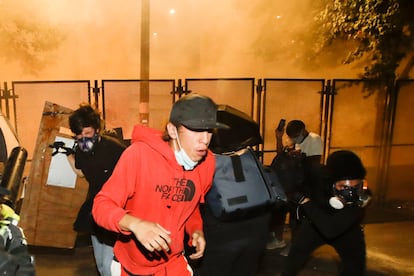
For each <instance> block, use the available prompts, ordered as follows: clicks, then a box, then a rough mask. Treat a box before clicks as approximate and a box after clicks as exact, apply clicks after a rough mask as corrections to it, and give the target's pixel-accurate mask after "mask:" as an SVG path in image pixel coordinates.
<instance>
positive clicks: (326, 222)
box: [282, 150, 371, 275]
mask: <svg viewBox="0 0 414 276" xmlns="http://www.w3.org/2000/svg"><path fill="white" fill-rule="evenodd" d="M365 176H366V170H365V168H364V166H363V164H362V162H361V160H360V158H359V157H358V156H357V155H356V154H355V153H353V152H351V151H344V150H341V151H336V152H334V153H332V154H330V155H329V156H328V159H327V163H326V166H325V167H318V168H314V170H313V174H312V177H313V180H314V181H313V182H312V184H313V187H312V193H311V194H310V195H305V196H303V197H301V198H300V199H298V204H299V207H298V208H299V213H300V214H302V215H303V216H304V219H303V220H302V223H301V224H300V226H299V228H298V231H297V234H296V235H295V236H294V238H293V240H292V247H291V250H290V252H289V255H288V258H287V261H286V263H285V266H284V268H283V274H282V275H297V274H298V273H299V271H300V270H301V269H302V268H303V266H304V265H305V263H306V261H307V260H308V258H309V257H310V256H311V254H312V252H313V251H314V250H315V249H317V248H318V247H320V246H322V245H325V244H328V245H330V246H332V247H333V248H334V249H335V250H336V252H337V253H338V255H339V257H340V259H341V267H340V273H339V275H364V274H365V270H366V249H365V237H364V232H363V227H362V220H363V218H364V213H365V212H364V209H365V208H364V207H365V206H366V205H367V204H368V202H369V201H370V199H371V194H370V193H369V191H368V190H367V189H364V187H363V183H364V179H365Z"/></svg>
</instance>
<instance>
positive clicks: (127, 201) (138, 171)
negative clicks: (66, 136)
mask: <svg viewBox="0 0 414 276" xmlns="http://www.w3.org/2000/svg"><path fill="white" fill-rule="evenodd" d="M225 127H226V126H225V125H222V124H220V123H218V122H217V106H216V104H215V103H214V102H213V101H212V100H211V99H210V98H208V97H206V96H202V95H198V94H189V95H187V96H184V97H182V98H180V99H179V100H178V101H177V102H176V103H174V105H173V107H172V110H171V113H170V118H169V122H168V123H167V126H166V130H165V132H164V133H162V132H160V131H157V130H154V129H150V128H147V127H144V126H141V125H136V126H135V128H134V131H133V134H132V143H131V146H129V147H128V148H127V149H126V150H125V151H124V153H123V155H122V156H121V158H120V159H119V161H118V164H117V166H116V167H115V170H114V172H113V174H112V176H111V177H110V178H109V180H108V181H107V182H106V183H105V185H104V187H103V188H102V190H101V191H100V192H99V193H98V195H97V196H96V197H95V200H94V205H93V216H94V218H95V220H96V222H97V223H98V224H99V225H101V226H103V227H105V228H107V229H109V230H112V231H115V232H119V233H120V234H121V235H120V237H119V238H118V240H117V241H116V243H115V247H114V254H115V258H116V259H117V261H118V262H119V263H120V265H121V273H122V274H121V275H154V276H161V275H180V276H185V275H192V274H193V272H192V270H191V268H190V266H189V265H188V263H187V260H186V258H185V257H184V254H183V251H184V235H185V232H186V233H187V234H188V236H189V237H190V240H189V246H192V247H194V249H195V253H193V254H191V255H189V257H190V258H191V259H198V258H201V257H202V256H203V252H204V249H205V244H206V242H205V239H204V233H203V222H202V219H201V216H200V212H199V203H200V202H204V195H205V194H206V192H207V191H208V190H209V189H210V186H211V183H212V179H213V175H214V170H215V159H214V156H213V154H212V153H211V152H210V151H209V150H208V146H209V143H210V140H211V137H212V131H213V129H215V128H225Z"/></svg>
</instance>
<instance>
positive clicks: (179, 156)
mask: <svg viewBox="0 0 414 276" xmlns="http://www.w3.org/2000/svg"><path fill="white" fill-rule="evenodd" d="M177 143H178V146H179V147H180V150H178V151H174V154H175V159H176V160H177V162H178V164H180V165H181V166H183V167H184V170H186V171H191V170H192V169H194V167H195V166H196V165H197V164H198V162H196V161H193V160H191V158H190V157H189V156H188V155H187V153H186V152H185V151H184V149H183V148H182V147H181V144H180V139H179V138H178V133H177Z"/></svg>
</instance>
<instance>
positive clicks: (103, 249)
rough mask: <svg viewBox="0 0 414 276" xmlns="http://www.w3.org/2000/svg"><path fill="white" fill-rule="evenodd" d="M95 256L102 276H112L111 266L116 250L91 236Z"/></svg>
mask: <svg viewBox="0 0 414 276" xmlns="http://www.w3.org/2000/svg"><path fill="white" fill-rule="evenodd" d="M91 240H92V246H93V254H94V256H95V262H96V266H97V268H98V271H99V274H100V275H101V276H111V264H112V260H113V258H114V250H113V249H114V248H113V247H112V246H110V245H107V244H105V243H103V242H101V241H99V239H98V238H97V237H96V236H95V235H91Z"/></svg>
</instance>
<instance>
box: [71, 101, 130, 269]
mask: <svg viewBox="0 0 414 276" xmlns="http://www.w3.org/2000/svg"><path fill="white" fill-rule="evenodd" d="M101 125H102V120H101V118H100V114H99V112H98V111H97V110H95V109H94V108H92V106H91V105H89V104H81V105H80V107H79V108H78V109H76V110H75V111H73V112H72V114H71V115H70V116H69V126H70V129H71V131H72V132H73V133H74V134H75V139H76V141H75V147H74V150H73V151H71V150H70V149H69V150H67V151H66V155H67V157H68V161H69V163H70V164H71V166H72V168H73V169H74V171H75V172H76V174H77V175H78V176H80V177H85V179H86V181H87V182H88V184H89V187H88V193H87V196H86V199H85V201H84V203H83V204H82V206H81V208H80V210H79V212H78V215H77V218H76V220H75V222H74V225H73V227H74V230H75V231H77V232H79V233H86V234H90V235H91V241H92V246H93V252H94V257H95V262H96V266H97V269H98V271H99V273H100V275H102V276H110V275H111V264H112V260H113V256H114V254H113V245H114V243H115V240H116V236H117V234H116V233H114V232H111V231H108V230H106V229H104V228H102V227H100V226H98V225H97V224H96V223H95V221H94V220H93V218H92V204H93V200H94V198H95V195H96V194H97V193H98V192H99V191H100V189H101V188H102V186H103V185H104V183H105V182H106V180H107V179H108V178H109V177H110V176H111V174H112V171H113V170H114V167H115V165H116V163H117V161H118V159H119V157H120V156H121V154H122V152H123V151H124V149H125V145H124V144H123V143H122V142H121V141H120V140H119V139H117V138H114V137H111V136H109V135H105V134H103V133H102V132H104V131H101V129H102V126H101Z"/></svg>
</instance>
